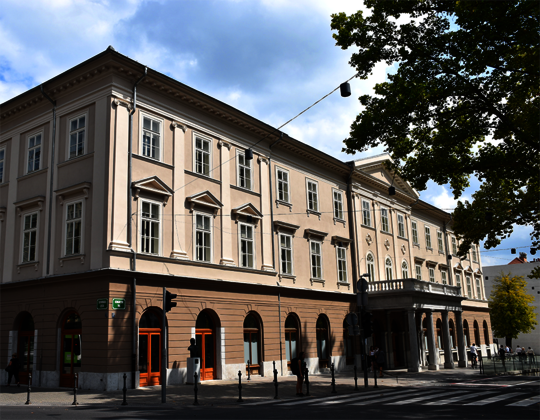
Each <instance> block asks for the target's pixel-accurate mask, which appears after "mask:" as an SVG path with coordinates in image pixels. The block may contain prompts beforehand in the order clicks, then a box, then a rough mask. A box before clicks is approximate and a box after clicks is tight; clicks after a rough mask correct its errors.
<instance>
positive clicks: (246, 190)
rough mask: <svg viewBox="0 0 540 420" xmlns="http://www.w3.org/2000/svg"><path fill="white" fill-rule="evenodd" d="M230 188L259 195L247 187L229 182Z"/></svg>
mask: <svg viewBox="0 0 540 420" xmlns="http://www.w3.org/2000/svg"><path fill="white" fill-rule="evenodd" d="M231 189H233V190H237V191H242V192H245V193H247V194H252V195H255V196H257V197H260V196H261V195H260V194H259V193H258V192H255V191H253V190H250V189H249V188H244V187H239V186H238V185H233V184H231Z"/></svg>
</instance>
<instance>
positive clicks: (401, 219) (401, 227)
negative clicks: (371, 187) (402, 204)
mask: <svg viewBox="0 0 540 420" xmlns="http://www.w3.org/2000/svg"><path fill="white" fill-rule="evenodd" d="M397 226H398V236H399V237H401V238H405V237H406V236H405V216H403V215H402V214H399V213H398V215H397Z"/></svg>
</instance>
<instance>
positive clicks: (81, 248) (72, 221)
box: [63, 199, 84, 257]
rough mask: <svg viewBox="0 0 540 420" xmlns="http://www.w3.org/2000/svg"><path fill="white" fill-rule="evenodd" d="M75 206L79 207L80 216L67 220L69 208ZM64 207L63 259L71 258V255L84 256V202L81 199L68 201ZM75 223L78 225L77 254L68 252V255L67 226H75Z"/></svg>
mask: <svg viewBox="0 0 540 420" xmlns="http://www.w3.org/2000/svg"><path fill="white" fill-rule="evenodd" d="M77 204H80V205H81V214H80V216H79V217H77V218H73V219H68V214H69V208H70V206H73V205H77ZM64 206H65V211H64V241H63V242H64V243H63V256H64V257H71V256H73V255H82V254H84V200H81V199H78V200H73V201H70V202H68V203H65V204H64ZM77 222H78V223H80V244H79V252H70V253H68V250H67V244H68V239H69V238H68V230H69V229H68V226H69V224H76V223H77ZM71 248H72V250H73V243H72V246H71Z"/></svg>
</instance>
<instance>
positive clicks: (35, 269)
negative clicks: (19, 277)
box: [17, 261, 39, 274]
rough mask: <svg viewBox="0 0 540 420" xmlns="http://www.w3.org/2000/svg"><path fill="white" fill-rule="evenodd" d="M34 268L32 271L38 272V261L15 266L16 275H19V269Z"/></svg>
mask: <svg viewBox="0 0 540 420" xmlns="http://www.w3.org/2000/svg"><path fill="white" fill-rule="evenodd" d="M26 267H34V271H38V267H39V261H30V262H26V263H21V264H18V265H17V274H21V268H26Z"/></svg>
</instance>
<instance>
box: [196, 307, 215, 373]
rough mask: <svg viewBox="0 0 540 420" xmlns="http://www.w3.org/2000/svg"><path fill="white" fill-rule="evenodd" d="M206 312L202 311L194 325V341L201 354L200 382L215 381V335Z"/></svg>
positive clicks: (212, 324) (212, 323) (213, 327)
mask: <svg viewBox="0 0 540 420" xmlns="http://www.w3.org/2000/svg"><path fill="white" fill-rule="evenodd" d="M215 332H216V331H215V326H214V322H213V321H212V319H211V318H210V314H209V313H208V311H202V312H201V313H200V314H199V316H198V317H197V322H196V323H195V340H196V342H197V347H198V348H199V349H200V352H201V381H206V380H209V379H216V378H217V375H216V373H217V372H216V333H215Z"/></svg>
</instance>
